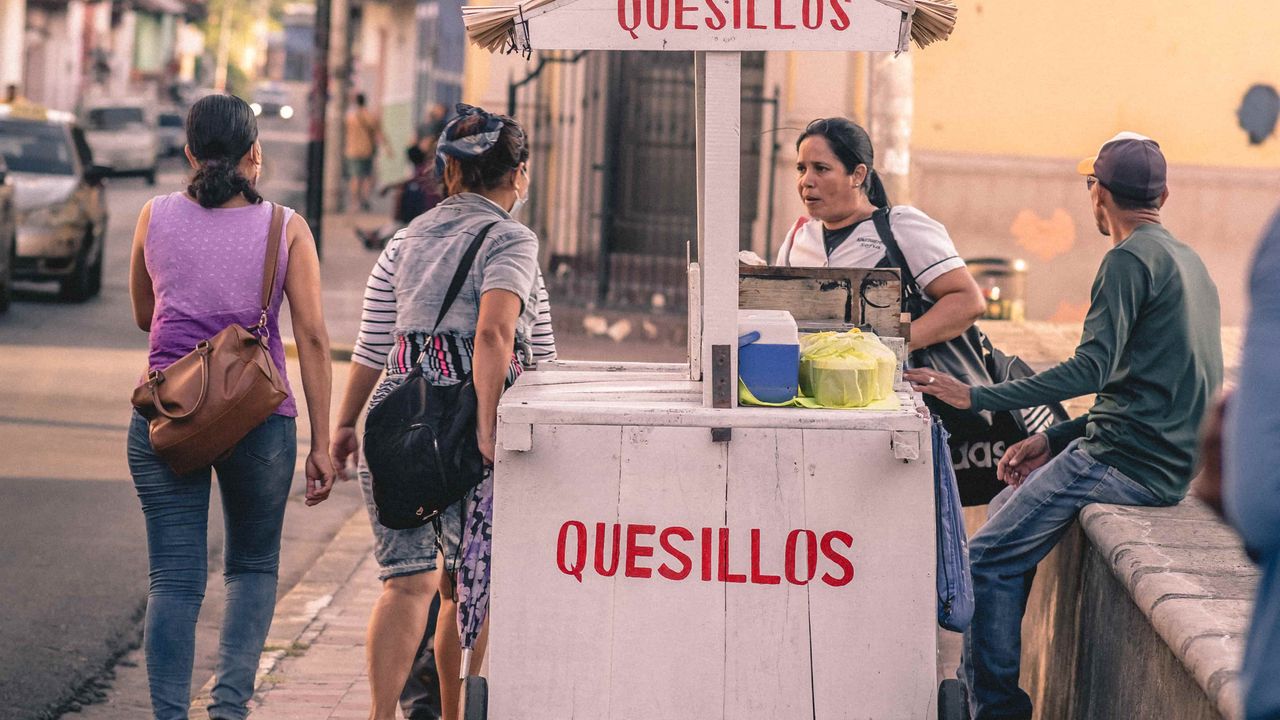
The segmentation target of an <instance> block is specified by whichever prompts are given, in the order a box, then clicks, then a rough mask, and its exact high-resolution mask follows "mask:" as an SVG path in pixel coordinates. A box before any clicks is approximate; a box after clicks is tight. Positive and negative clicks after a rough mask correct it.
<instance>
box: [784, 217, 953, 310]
mask: <svg viewBox="0 0 1280 720" xmlns="http://www.w3.org/2000/svg"><path fill="white" fill-rule="evenodd" d="M889 227H891V228H892V229H893V237H894V239H896V240H897V241H898V247H899V248H901V249H902V255H903V257H905V258H906V261H907V265H908V266H910V268H911V274H912V275H915V278H916V282H917V283H919V285H920V288H921V289H922V290H923V289H924V288H926V287H928V286H929V283H931V282H933V281H934V280H937V279H938V278H939V277H941V276H942V275H944V274H945V273H948V272H950V271H952V270H955V269H956V268H962V267H964V266H965V265H964V260H962V259H961V258H960V255H959V253H957V252H956V246H955V243H953V242H952V241H951V236H950V235H948V234H947V229H946V228H945V227H943V226H942V223H940V222H938V221H937V220H934V219H933V218H931V217H929V216H928V215H925V214H924V213H923V212H921V211H920V210H917V209H916V208H913V207H911V206H909V205H897V206H895V207H893V208H891V209H890V210H889ZM884 256H885V253H884V244H883V243H881V242H880V235H879V234H878V233H877V232H876V225H875V222H873V221H872V220H871V219H870V218H868V219H866V220H863V221H862V222H860V223H858V224H857V225H855V226H854V228H853V232H852V233H851V234H850V235H849V237H848V238H846V239H845V241H844V242H843V243H841V244H840V246H839V247H837V248H836V249H835V251H834V252H833V253H831V256H830V257H827V250H826V244H825V243H824V242H823V238H822V223H821V222H820V221H818V220H814V219H813V218H809V217H802V218H800V219H799V220H798V221H796V224H795V225H794V226H792V228H791V231H790V232H788V233H787V239H786V240H784V241H783V243H782V247H781V248H779V249H778V258H777V260H776V261H775V264H776V265H782V266H786V267H852V268H871V267H875V266H876V265H877V264H879V263H880V261H881V260H883V259H884Z"/></svg>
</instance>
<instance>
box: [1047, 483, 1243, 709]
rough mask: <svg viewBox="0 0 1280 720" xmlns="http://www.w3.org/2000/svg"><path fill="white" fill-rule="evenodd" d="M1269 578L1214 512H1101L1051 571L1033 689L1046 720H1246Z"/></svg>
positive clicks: (1075, 532) (1085, 513)
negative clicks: (1245, 682) (1252, 625)
mask: <svg viewBox="0 0 1280 720" xmlns="http://www.w3.org/2000/svg"><path fill="white" fill-rule="evenodd" d="M1257 582H1258V571H1257V569H1256V568H1255V567H1254V566H1253V565H1252V564H1251V563H1250V562H1249V560H1248V558H1247V557H1246V556H1245V554H1244V550H1243V548H1242V547H1241V545H1240V542H1239V540H1238V539H1237V538H1236V536H1235V534H1234V533H1233V532H1232V531H1231V529H1230V528H1228V527H1227V526H1226V525H1225V524H1223V523H1222V522H1221V521H1220V520H1219V519H1218V518H1217V517H1216V516H1215V515H1214V514H1213V513H1212V512H1211V511H1210V510H1209V509H1208V508H1206V507H1205V506H1204V504H1203V503H1201V502H1199V501H1198V500H1195V499H1187V500H1184V501H1183V502H1182V503H1180V504H1178V505H1175V506H1173V507H1167V508H1141V507H1127V506H1119V505H1090V506H1087V507H1085V508H1084V509H1083V510H1082V511H1081V512H1080V517H1079V522H1078V523H1076V524H1075V525H1074V526H1073V527H1072V528H1071V529H1070V530H1069V531H1068V532H1067V533H1066V535H1064V537H1063V539H1062V541H1061V542H1060V543H1059V545H1058V547H1057V548H1055V549H1054V551H1053V552H1052V553H1050V554H1049V556H1048V557H1047V558H1045V560H1044V561H1043V562H1042V563H1041V565H1040V568H1039V570H1038V571H1037V573H1036V578H1035V584H1034V585H1033V587H1032V593H1031V597H1030V599H1029V602H1028V604H1027V613H1026V617H1025V619H1024V621H1023V648H1022V663H1023V675H1022V685H1023V687H1024V688H1025V689H1026V690H1027V692H1028V693H1030V694H1031V697H1032V700H1033V702H1034V703H1035V706H1036V713H1037V717H1038V718H1042V719H1044V720H1089V719H1090V718H1121V717H1123V718H1126V720H1146V719H1148V718H1149V719H1150V720H1167V718H1178V720H1223V719H1224V718H1225V719H1226V720H1237V719H1238V718H1241V717H1242V716H1243V713H1242V708H1241V704H1240V685H1239V680H1238V678H1237V673H1238V670H1239V667H1240V661H1241V657H1242V656H1243V651H1244V631H1245V628H1246V627H1247V624H1248V619H1249V612H1250V605H1251V602H1252V597H1253V594H1254V592H1255V589H1256V585H1257Z"/></svg>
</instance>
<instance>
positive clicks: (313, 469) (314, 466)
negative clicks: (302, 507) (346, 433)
mask: <svg viewBox="0 0 1280 720" xmlns="http://www.w3.org/2000/svg"><path fill="white" fill-rule="evenodd" d="M306 475H307V500H306V504H307V505H308V506H311V505H319V504H320V503H322V502H324V501H325V500H327V499H328V498H329V491H330V490H332V489H333V481H334V473H333V463H332V461H331V460H330V459H329V453H327V452H325V451H324V450H322V449H319V448H313V449H312V450H311V452H310V453H309V454H308V455H307V467H306Z"/></svg>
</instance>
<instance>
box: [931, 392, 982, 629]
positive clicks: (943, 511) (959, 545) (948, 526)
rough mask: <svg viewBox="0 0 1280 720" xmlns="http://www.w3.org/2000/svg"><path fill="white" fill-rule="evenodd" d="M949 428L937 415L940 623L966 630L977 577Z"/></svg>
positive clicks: (935, 459) (935, 470)
mask: <svg viewBox="0 0 1280 720" xmlns="http://www.w3.org/2000/svg"><path fill="white" fill-rule="evenodd" d="M948 437H949V435H948V434H947V431H946V428H944V427H942V420H941V419H939V418H938V417H937V416H934V418H933V481H934V482H933V495H934V502H935V505H936V507H937V542H938V572H937V579H938V624H939V625H941V626H942V627H944V628H946V629H947V630H953V631H955V632H964V631H965V629H966V628H968V627H969V621H970V620H972V619H973V577H972V576H970V575H969V540H968V537H967V536H966V535H965V532H964V514H963V513H962V511H961V509H960V490H959V489H958V488H957V487H956V471H955V468H954V467H952V465H951V450H950V449H949V448H948V447H947V439H948Z"/></svg>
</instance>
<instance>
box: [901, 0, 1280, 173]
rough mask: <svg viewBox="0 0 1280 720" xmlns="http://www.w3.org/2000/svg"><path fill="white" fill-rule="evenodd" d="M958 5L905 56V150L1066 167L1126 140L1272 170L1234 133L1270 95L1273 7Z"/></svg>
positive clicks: (1142, 0)
mask: <svg viewBox="0 0 1280 720" xmlns="http://www.w3.org/2000/svg"><path fill="white" fill-rule="evenodd" d="M957 1H958V4H959V6H960V17H959V21H958V23H957V27H956V31H955V33H954V34H953V35H952V36H951V39H950V40H949V41H947V42H945V43H939V44H936V45H933V46H931V47H929V48H926V49H924V50H922V51H920V50H913V52H914V54H915V73H916V85H915V87H916V96H915V126H914V137H913V143H912V145H913V148H914V149H915V150H917V151H919V150H935V151H946V152H962V153H980V154H995V155H1012V156H1030V157H1077V156H1082V155H1086V154H1092V152H1093V151H1094V150H1096V149H1097V147H1098V146H1099V144H1100V143H1101V142H1102V141H1104V140H1106V139H1107V138H1109V137H1111V136H1112V135H1113V134H1115V133H1116V132H1117V131H1119V130H1123V129H1131V130H1135V131H1139V132H1143V133H1145V134H1147V135H1150V136H1151V137H1153V138H1155V139H1156V140H1157V141H1159V142H1160V144H1161V147H1162V148H1163V149H1164V152H1165V155H1166V156H1167V157H1168V158H1169V161H1170V162H1171V163H1175V164H1189V165H1207V166H1219V167H1258V168H1261V167H1276V166H1280V138H1277V137H1274V136H1273V137H1272V138H1271V139H1270V140H1269V141H1267V142H1266V143H1264V144H1263V145H1261V146H1250V145H1249V144H1248V139H1247V137H1246V136H1245V133H1244V131H1243V130H1241V129H1240V128H1239V126H1238V124H1237V120H1236V109H1237V108H1238V107H1239V106H1240V101H1241V99H1242V98H1243V97H1244V93H1245V91H1246V90H1247V89H1248V88H1249V87H1250V86H1251V85H1252V84H1254V83H1267V84H1270V85H1274V86H1280V42H1278V39H1280V11H1277V7H1276V5H1275V3H1274V2H1269V1H1268V0H1218V1H1216V2H1215V1H1209V0H1172V1H1170V0H1071V1H1070V2H1045V1H1043V0H1038V1H1032V2H1028V1H1027V0H957Z"/></svg>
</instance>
